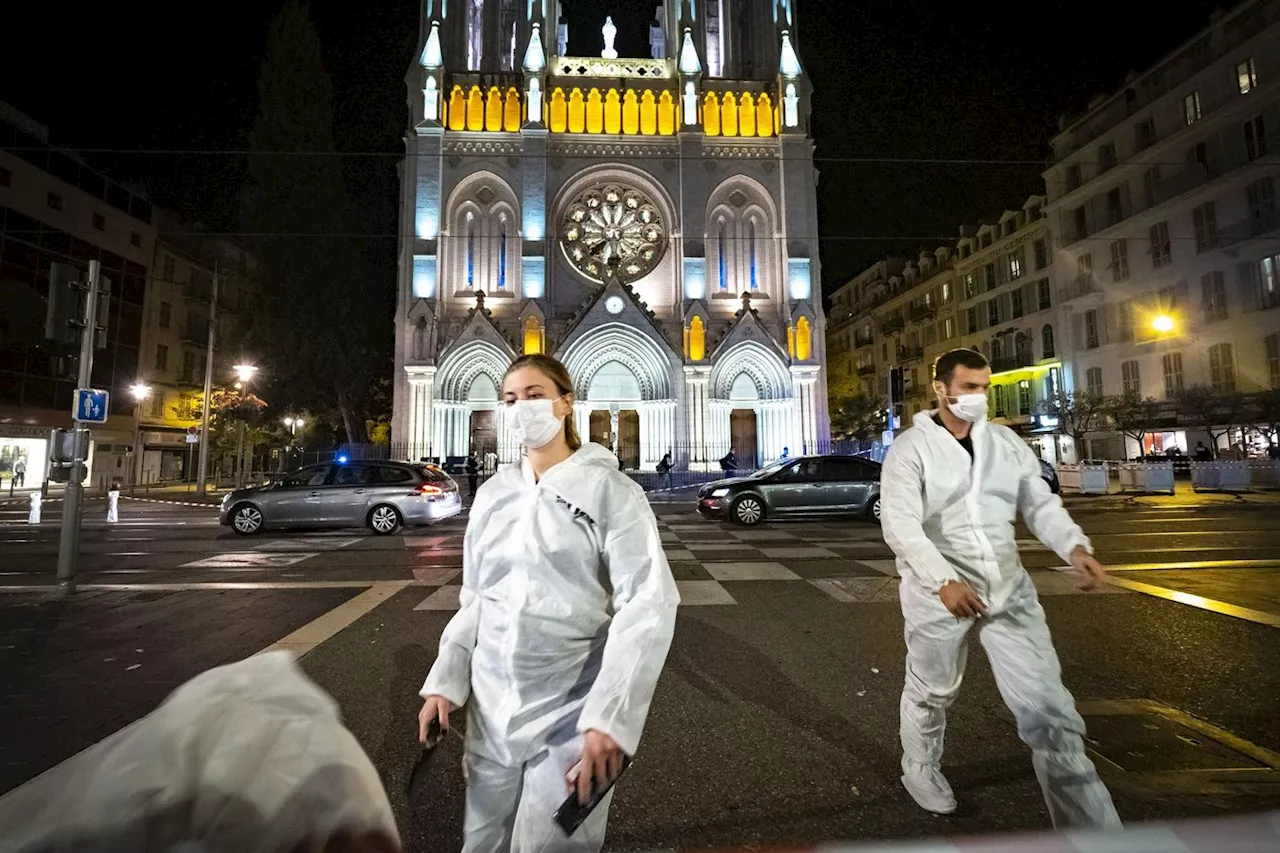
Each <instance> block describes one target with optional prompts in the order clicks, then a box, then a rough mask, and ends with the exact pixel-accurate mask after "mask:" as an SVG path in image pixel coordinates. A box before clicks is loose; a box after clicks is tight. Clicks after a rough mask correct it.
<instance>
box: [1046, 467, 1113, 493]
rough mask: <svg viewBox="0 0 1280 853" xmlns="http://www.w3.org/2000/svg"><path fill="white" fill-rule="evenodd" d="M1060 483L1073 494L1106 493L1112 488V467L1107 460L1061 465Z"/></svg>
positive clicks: (1063, 488)
mask: <svg viewBox="0 0 1280 853" xmlns="http://www.w3.org/2000/svg"><path fill="white" fill-rule="evenodd" d="M1058 485H1059V486H1060V487H1061V488H1062V491H1063V492H1069V493H1072V494H1079V495H1105V494H1106V493H1107V491H1108V490H1109V489H1110V488H1111V468H1110V466H1108V465H1107V463H1105V462H1102V463H1091V462H1088V463H1084V464H1081V465H1065V464H1064V465H1059V466H1058Z"/></svg>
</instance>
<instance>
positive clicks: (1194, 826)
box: [651, 811, 1280, 853]
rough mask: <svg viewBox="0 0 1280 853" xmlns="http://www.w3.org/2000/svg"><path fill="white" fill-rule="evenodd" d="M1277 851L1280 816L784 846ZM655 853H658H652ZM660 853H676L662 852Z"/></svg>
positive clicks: (885, 851) (1084, 852) (860, 851)
mask: <svg viewBox="0 0 1280 853" xmlns="http://www.w3.org/2000/svg"><path fill="white" fill-rule="evenodd" d="M1277 849H1280V811H1272V812H1263V813H1261V814H1251V815H1238V816H1234V817H1226V818H1210V819H1206V820H1189V821H1178V822H1176V823H1148V824H1133V825H1132V826H1126V827H1125V828H1124V829H1123V830H1119V831H1104V830H1072V831H1070V832H1062V833H1056V832H1046V833H1040V834H1035V835H988V836H985V837H974V838H956V839H935V840H930V841H898V842H894V841H867V842H863V843H861V844H820V845H814V846H809V847H788V848H787V850H788V851H789V853H1009V851H1010V850H1017V851H1018V853H1167V851H1175V850H1176V851H1179V853H1246V851H1248V853H1253V851H1256V850H1277ZM651 853H659V851H651ZM661 853H678V851H674V850H665V851H661Z"/></svg>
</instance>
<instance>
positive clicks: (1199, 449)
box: [1192, 441, 1213, 462]
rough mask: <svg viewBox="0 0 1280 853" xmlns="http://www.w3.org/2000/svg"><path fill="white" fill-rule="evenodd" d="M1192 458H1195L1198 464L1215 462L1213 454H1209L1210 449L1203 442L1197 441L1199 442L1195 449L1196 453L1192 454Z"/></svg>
mask: <svg viewBox="0 0 1280 853" xmlns="http://www.w3.org/2000/svg"><path fill="white" fill-rule="evenodd" d="M1192 457H1193V458H1194V459H1195V460H1196V461H1197V462H1211V461H1213V454H1212V453H1210V452H1209V448H1207V447H1205V446H1204V442H1203V441H1197V442H1196V449H1195V452H1194V453H1193V454H1192Z"/></svg>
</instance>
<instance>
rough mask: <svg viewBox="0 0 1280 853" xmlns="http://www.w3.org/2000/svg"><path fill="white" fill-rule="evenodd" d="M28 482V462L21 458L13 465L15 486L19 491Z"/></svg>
mask: <svg viewBox="0 0 1280 853" xmlns="http://www.w3.org/2000/svg"><path fill="white" fill-rule="evenodd" d="M26 482H27V460H25V459H23V458H22V457H21V456H19V457H18V458H17V460H16V461H15V462H14V463H13V485H14V486H15V487H17V488H19V489H21V488H22V487H23V485H25V484H26Z"/></svg>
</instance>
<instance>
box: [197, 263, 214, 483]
mask: <svg viewBox="0 0 1280 853" xmlns="http://www.w3.org/2000/svg"><path fill="white" fill-rule="evenodd" d="M217 316H218V262H217V261H214V264H213V300H212V301H211V302H210V303H209V341H208V343H207V345H206V347H207V348H206V352H205V360H204V404H203V405H202V406H201V407H200V409H201V412H200V473H199V474H198V475H197V476H196V492H197V493H198V494H201V495H203V494H204V493H205V489H206V485H207V483H206V480H207V478H208V474H209V403H210V402H211V398H212V396H213V336H214V333H215V332H216V330H217Z"/></svg>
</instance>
